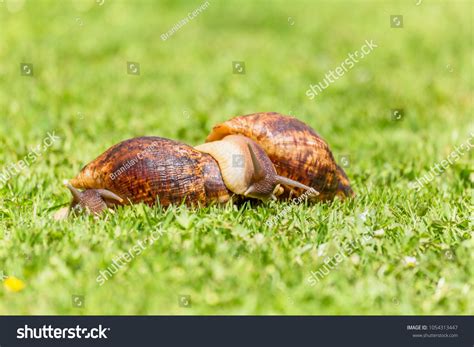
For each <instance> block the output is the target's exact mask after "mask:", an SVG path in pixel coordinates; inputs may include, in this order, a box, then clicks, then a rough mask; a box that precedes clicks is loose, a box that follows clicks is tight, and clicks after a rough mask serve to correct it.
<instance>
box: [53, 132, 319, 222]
mask: <svg viewBox="0 0 474 347" xmlns="http://www.w3.org/2000/svg"><path fill="white" fill-rule="evenodd" d="M216 145H220V146H222V148H223V149H225V151H227V153H224V152H223V151H219V150H218V147H217V146H216ZM208 153H210V154H208ZM229 155H230V157H229ZM236 156H237V158H239V159H238V161H239V162H238V164H239V165H234V166H232V165H231V164H232V163H231V162H230V161H229V158H236ZM230 160H232V159H230ZM234 160H235V159H234ZM279 184H286V185H290V186H295V187H298V188H300V189H308V190H311V188H310V187H307V186H305V185H303V184H301V183H299V182H296V181H292V180H290V179H287V178H284V177H281V176H279V175H277V174H276V171H275V168H274V167H273V164H272V162H271V161H270V159H269V158H268V156H267V155H266V153H265V151H263V149H262V148H261V147H260V146H259V145H257V144H256V143H255V142H253V141H252V140H251V139H248V138H246V137H244V136H240V135H234V136H228V137H225V138H224V139H223V140H221V141H217V142H214V143H210V144H203V145H201V146H197V147H196V148H193V147H191V146H188V145H186V144H183V143H180V142H177V141H173V140H169V139H165V138H160V137H138V138H133V139H129V140H125V141H122V142H120V143H118V144H116V145H114V146H112V147H111V148H109V149H108V150H106V151H105V152H104V153H103V154H101V155H100V156H99V157H97V158H96V159H94V160H93V161H92V162H90V163H89V164H87V165H86V166H85V167H84V168H83V169H82V170H81V171H80V173H79V174H78V175H77V176H76V177H75V178H73V179H71V180H70V181H68V182H66V183H65V185H66V187H67V188H68V189H69V190H70V191H71V194H72V196H73V200H72V202H71V205H70V207H69V210H70V211H76V210H78V209H84V210H86V211H88V212H90V213H93V214H100V213H101V212H102V211H104V210H105V209H107V208H108V207H114V206H117V205H125V204H130V203H140V202H142V203H145V204H148V205H153V204H155V203H156V202H157V201H159V203H160V204H161V205H162V206H165V207H166V206H168V205H170V204H180V203H182V202H184V203H185V204H187V205H208V204H210V203H213V202H217V203H225V202H227V201H229V200H230V199H231V197H232V195H233V194H237V195H243V196H247V197H254V198H258V199H262V200H265V199H268V198H272V197H273V198H274V192H276V191H278V185H279ZM81 189H82V191H81ZM64 217H65V212H64V211H62V212H59V213H58V214H57V216H56V219H63V218H64Z"/></svg>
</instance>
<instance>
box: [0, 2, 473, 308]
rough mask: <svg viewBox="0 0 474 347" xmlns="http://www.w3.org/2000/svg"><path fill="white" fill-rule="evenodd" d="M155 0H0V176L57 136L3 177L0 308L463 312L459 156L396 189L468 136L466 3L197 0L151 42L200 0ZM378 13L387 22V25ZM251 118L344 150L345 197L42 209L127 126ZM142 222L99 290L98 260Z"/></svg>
mask: <svg viewBox="0 0 474 347" xmlns="http://www.w3.org/2000/svg"><path fill="white" fill-rule="evenodd" d="M160 3H161V4H155V2H154V1H139V2H133V3H132V2H125V1H109V0H105V3H104V5H102V6H99V5H98V4H96V3H95V1H93V0H89V1H61V2H53V1H43V0H38V1H30V2H26V3H25V5H24V6H23V8H21V9H19V10H18V11H17V12H11V11H9V10H8V9H7V6H11V5H8V0H7V1H4V2H1V3H0V23H1V27H2V35H1V39H0V61H1V62H2V63H1V64H0V110H1V112H0V120H1V122H0V170H2V171H3V170H4V169H5V168H6V167H7V166H8V165H10V164H12V163H17V162H18V161H19V160H21V159H22V158H24V157H25V156H26V155H27V154H28V153H29V152H30V150H31V148H33V147H35V146H37V145H39V144H41V143H42V141H43V139H44V138H45V137H46V134H47V133H48V132H51V131H55V133H56V134H57V135H58V136H60V137H61V139H60V140H59V141H57V142H56V143H55V144H54V145H53V146H51V147H49V148H48V149H47V150H45V151H44V152H42V155H41V156H40V157H39V158H38V159H37V160H36V161H35V162H34V163H32V164H31V166H30V167H28V168H25V169H24V170H22V171H21V173H20V174H18V175H16V176H15V177H13V178H12V179H10V180H9V181H8V182H7V184H6V185H4V186H2V188H0V228H1V231H0V272H1V271H4V273H5V274H7V275H10V276H15V277H16V278H19V279H20V280H22V281H23V282H24V283H25V288H24V289H23V290H21V291H19V292H8V291H7V290H6V289H5V288H4V286H1V287H0V313H1V314H474V290H473V281H472V280H473V277H474V275H473V268H474V238H473V224H474V223H473V219H472V212H473V209H472V203H473V193H472V192H473V190H472V188H473V154H472V151H471V152H469V153H466V154H464V155H463V156H462V157H461V158H460V160H458V161H457V162H456V163H455V164H454V165H452V166H450V167H449V168H448V169H447V170H446V171H445V172H444V173H443V174H442V175H439V176H437V177H436V178H435V179H434V180H433V181H432V182H431V183H430V184H428V185H426V186H424V187H423V189H421V191H420V192H415V191H414V190H413V189H410V188H409V185H410V182H412V181H414V180H415V179H416V178H419V177H421V176H423V175H424V174H426V173H427V172H428V171H429V170H430V168H431V166H432V165H434V164H436V163H438V162H440V161H441V160H443V159H445V158H446V157H447V156H448V155H449V153H450V152H451V151H453V150H454V148H455V146H457V145H460V144H461V143H463V142H465V141H466V140H467V138H468V136H469V132H470V131H473V130H474V124H473V111H472V110H473V65H472V61H473V52H474V50H473V12H474V7H473V5H472V2H468V1H466V2H461V1H450V2H449V3H448V2H438V1H424V2H422V4H421V5H420V6H416V5H415V3H416V1H393V2H368V1H359V2H346V1H338V2H330V1H328V2H318V3H317V2H314V1H309V0H308V1H294V2H291V4H290V2H286V1H278V2H272V3H271V4H270V3H269V2H267V1H246V2H241V1H236V0H235V1H234V0H232V1H211V2H210V5H209V7H208V8H207V9H206V10H205V11H204V12H203V13H201V14H200V15H199V16H198V17H197V18H195V19H193V20H192V21H191V22H190V23H188V24H187V25H185V26H184V27H182V28H181V29H180V30H179V31H178V32H177V33H175V34H174V35H173V36H172V37H171V38H169V39H168V40H166V41H162V40H161V39H160V35H161V34H162V33H164V32H166V31H168V30H169V29H170V28H171V27H172V26H173V25H174V24H175V23H177V22H178V21H179V20H180V19H182V18H183V17H185V16H186V15H187V13H188V12H192V10H194V9H195V8H196V7H198V6H199V5H200V4H201V3H202V2H200V1H194V2H190V1H160ZM10 10H11V7H10ZM394 14H402V15H404V27H403V28H391V27H390V20H389V18H390V15H394ZM288 17H291V19H288ZM78 18H79V19H78ZM80 23H82V25H80ZM291 23H294V24H293V25H291ZM366 39H369V40H370V39H372V40H374V41H375V42H376V43H377V44H378V48H376V49H375V50H374V51H373V52H372V53H370V55H368V56H367V57H366V58H365V59H364V60H362V61H360V62H359V63H358V64H356V65H355V67H354V68H353V69H352V70H350V71H348V72H347V73H346V74H345V75H344V76H343V77H341V78H340V79H339V80H338V81H336V82H335V83H333V84H331V85H330V86H329V87H328V88H327V89H326V90H324V92H323V93H321V94H320V95H319V96H317V97H316V98H315V100H309V99H308V98H307V97H306V95H305V92H306V90H307V89H308V87H309V84H310V83H317V82H318V81H321V80H322V79H323V77H324V74H325V73H326V72H327V71H328V70H329V69H334V68H335V67H336V66H338V65H339V64H340V63H341V62H342V61H343V60H344V59H345V58H346V57H347V54H348V53H350V52H354V51H355V50H358V49H360V47H361V46H362V44H363V43H364V41H365V40H366ZM127 61H134V62H139V63H140V68H141V74H140V75H139V76H133V75H128V74H127V72H126V62H127ZM232 61H245V64H246V74H245V75H236V74H233V73H232ZM20 63H32V64H33V68H34V70H33V73H34V76H32V77H29V76H22V75H21V74H20ZM396 108H402V109H404V111H405V116H404V117H403V119H402V120H401V121H393V120H392V119H391V117H390V112H391V111H390V110H391V109H396ZM258 111H277V112H280V113H284V114H292V115H295V116H297V117H298V118H299V119H301V120H303V121H305V122H307V123H308V124H310V125H311V126H312V127H313V128H314V129H316V131H317V132H318V133H320V134H321V135H322V136H323V137H324V138H325V139H326V140H327V141H328V142H329V144H330V146H331V148H332V150H333V153H334V155H335V157H336V158H337V160H338V161H339V162H340V159H341V156H349V157H350V165H349V167H348V168H346V171H347V174H348V176H349V177H350V179H351V182H352V184H353V188H354V191H355V192H356V194H357V197H356V198H355V199H354V200H351V201H347V202H340V201H334V202H332V203H327V204H315V205H306V204H299V205H291V204H289V203H273V202H272V203H269V204H260V205H255V204H253V205H252V204H248V203H246V204H244V205H242V206H232V205H226V206H224V207H217V206H211V207H209V208H203V209H200V210H192V209H188V208H185V207H183V206H178V207H173V208H170V209H167V210H163V209H161V208H148V207H145V206H142V205H137V206H132V207H127V208H123V209H119V210H117V211H116V213H115V214H111V213H110V214H108V215H107V216H105V217H104V218H101V219H99V220H96V219H94V218H92V217H80V218H75V219H69V220H67V221H63V222H55V221H53V220H52V218H51V216H52V214H53V213H54V212H55V211H56V210H57V208H59V206H61V205H65V204H66V203H67V202H68V201H69V200H70V196H69V193H68V192H67V191H66V189H65V188H64V187H63V186H62V184H61V182H62V180H63V179H66V178H71V177H73V176H75V175H76V174H77V173H78V171H79V170H80V168H81V167H82V166H83V165H84V164H86V163H87V162H89V161H90V160H92V159H94V158H95V157H96V156H97V155H99V154H101V153H102V152H103V151H104V150H106V149H107V148H108V147H110V146H111V145H113V144H115V143H117V142H119V141H121V140H124V139H127V138H131V137H135V136H143V135H155V136H162V137H168V138H173V139H179V140H181V141H184V142H187V143H189V144H192V145H196V144H198V143H200V142H202V141H203V140H204V138H205V136H206V135H207V133H208V131H209V129H210V128H211V127H212V126H213V125H214V124H216V123H218V122H221V121H224V120H226V119H228V118H230V117H231V116H234V115H241V114H247V113H253V112H258ZM288 208H289V212H288V213H287V214H286V216H285V217H284V218H281V219H280V220H279V221H278V223H277V224H276V225H275V227H273V228H269V227H268V226H266V225H265V221H266V220H267V219H268V218H269V217H271V216H274V215H277V214H278V213H281V212H282V211H284V210H285V209H288ZM364 212H366V219H365V221H364V220H363V218H361V216H360V215H361V214H363V213H364ZM159 229H162V230H164V235H163V236H162V237H160V238H159V239H158V240H157V241H156V242H155V243H154V244H153V245H152V246H149V247H147V248H146V249H145V250H144V251H143V252H142V253H141V254H140V255H139V256H137V257H135V258H134V259H133V261H131V262H130V263H129V264H128V265H127V266H125V267H123V268H122V269H121V270H120V271H119V272H118V273H117V274H115V276H114V277H113V278H112V279H110V280H109V281H107V282H106V283H105V284H104V285H103V286H99V285H98V284H97V282H96V277H97V276H98V274H99V273H98V272H99V270H104V269H105V268H106V267H107V266H109V265H110V263H111V261H112V259H113V258H115V257H117V256H119V255H120V254H122V253H123V252H126V251H128V250H129V249H130V248H131V247H133V246H134V245H136V244H137V242H138V241H140V240H143V239H145V238H147V237H149V236H150V235H151V233H152V232H154V231H155V230H159ZM380 229H383V230H384V234H383V235H380V236H374V234H373V232H374V231H375V230H380ZM362 235H369V236H370V235H371V236H374V237H372V238H371V240H370V241H369V242H368V243H366V244H364V245H361V246H360V247H359V248H357V249H356V250H355V251H354V253H353V255H352V256H351V257H348V259H345V260H343V261H342V262H341V263H340V264H339V265H338V266H337V267H336V268H334V269H333V270H332V271H331V272H330V273H329V274H328V275H327V276H326V277H325V278H324V279H323V280H321V281H320V282H319V283H318V284H316V285H315V286H314V287H312V286H311V285H309V283H308V280H307V279H308V276H309V275H310V272H311V271H316V270H318V269H320V267H321V266H322V265H323V261H324V259H325V257H327V256H329V257H333V256H335V254H336V253H337V252H338V251H339V250H340V247H341V244H343V243H345V242H349V241H351V240H360V239H361V237H362ZM408 256H410V257H416V259H417V263H416V265H415V266H413V267H409V266H406V265H405V264H404V259H405V257H408ZM72 295H84V296H85V307H84V308H76V307H74V306H73V305H72V302H71V301H72V300H71V296H72ZM179 295H190V297H191V301H192V305H191V307H181V306H180V305H179V304H178V296H179Z"/></svg>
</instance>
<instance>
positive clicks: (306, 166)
mask: <svg viewBox="0 0 474 347" xmlns="http://www.w3.org/2000/svg"><path fill="white" fill-rule="evenodd" d="M232 134H240V135H243V136H246V137H248V138H250V139H252V140H253V141H255V142H256V143H257V144H259V145H260V146H261V147H262V148H263V149H264V151H265V152H266V153H267V155H268V157H269V158H270V160H271V161H272V162H273V164H274V166H275V169H276V171H277V173H278V175H281V176H284V177H287V178H290V179H292V180H295V181H298V182H300V183H303V184H305V185H307V186H310V187H312V188H314V189H315V190H316V191H318V192H319V193H320V194H319V195H318V196H317V197H316V199H318V200H330V199H333V198H334V196H336V195H337V196H339V197H341V198H345V197H349V196H353V195H354V193H353V191H352V189H351V186H350V183H349V180H348V178H347V176H346V174H345V172H344V170H343V169H342V168H341V167H340V166H339V165H337V163H336V162H335V160H334V157H333V155H332V153H331V151H330V149H329V146H328V144H327V143H326V141H324V140H323V139H322V138H321V137H320V136H319V135H318V134H317V133H316V132H315V131H314V130H313V129H312V128H311V127H309V126H308V125H306V124H305V123H303V122H301V121H300V120H298V119H296V118H294V117H289V116H284V115H281V114H279V113H276V112H268V113H255V114H249V115H245V116H238V117H235V118H232V119H230V120H228V121H226V122H224V123H222V124H219V125H216V126H215V127H214V128H213V129H212V131H211V133H210V134H209V136H208V137H207V139H206V142H212V141H218V140H221V139H223V138H224V137H226V136H228V135H232ZM290 191H291V192H292V194H294V195H293V196H298V195H301V194H302V193H303V190H302V189H299V188H296V189H295V190H292V189H286V190H285V194H283V195H282V196H286V197H287V196H289V193H290Z"/></svg>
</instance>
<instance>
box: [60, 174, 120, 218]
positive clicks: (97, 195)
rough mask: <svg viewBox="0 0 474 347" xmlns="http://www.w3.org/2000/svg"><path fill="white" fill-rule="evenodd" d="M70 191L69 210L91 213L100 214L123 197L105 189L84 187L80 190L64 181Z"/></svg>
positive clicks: (118, 202)
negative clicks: (84, 188)
mask: <svg viewBox="0 0 474 347" xmlns="http://www.w3.org/2000/svg"><path fill="white" fill-rule="evenodd" d="M65 185H66V187H67V188H68V189H69V190H70V191H71V194H72V202H71V207H70V211H71V212H72V211H74V212H80V211H86V212H89V213H92V214H100V213H101V212H103V211H104V210H106V209H107V208H108V207H112V206H114V205H117V204H120V203H122V202H123V199H122V198H121V197H119V196H118V195H116V194H115V193H113V192H111V191H110V190H107V189H86V190H84V191H80V190H79V189H77V188H75V187H73V186H72V185H71V184H70V183H69V182H67V183H65Z"/></svg>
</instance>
